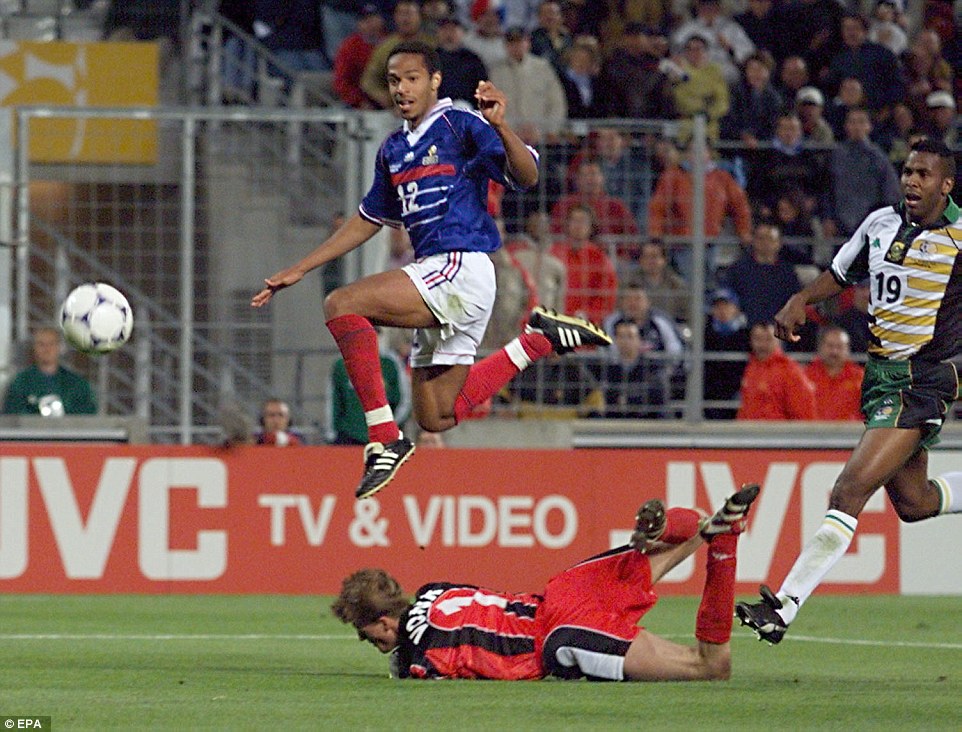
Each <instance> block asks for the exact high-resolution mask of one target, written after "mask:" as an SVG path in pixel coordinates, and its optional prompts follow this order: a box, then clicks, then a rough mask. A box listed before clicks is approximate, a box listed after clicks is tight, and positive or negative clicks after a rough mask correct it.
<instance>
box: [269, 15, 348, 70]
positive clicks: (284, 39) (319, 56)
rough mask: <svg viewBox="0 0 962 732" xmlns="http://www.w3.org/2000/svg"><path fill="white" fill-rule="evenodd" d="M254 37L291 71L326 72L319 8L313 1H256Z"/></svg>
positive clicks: (329, 65) (329, 63) (326, 60)
mask: <svg viewBox="0 0 962 732" xmlns="http://www.w3.org/2000/svg"><path fill="white" fill-rule="evenodd" d="M253 29H254V36H255V37H256V38H257V40H259V41H260V42H261V43H263V44H264V45H265V46H267V48H268V49H269V50H270V51H272V52H273V53H274V55H275V56H277V58H278V59H279V60H280V61H281V62H282V63H283V64H284V65H285V66H286V67H287V68H289V69H290V70H291V71H294V72H301V71H327V70H329V69H330V68H331V61H330V59H329V58H328V57H327V52H326V51H325V50H324V29H323V27H322V25H321V8H320V5H318V3H317V2H316V1H315V0H284V1H283V2H282V0H255V2H254V23H253Z"/></svg>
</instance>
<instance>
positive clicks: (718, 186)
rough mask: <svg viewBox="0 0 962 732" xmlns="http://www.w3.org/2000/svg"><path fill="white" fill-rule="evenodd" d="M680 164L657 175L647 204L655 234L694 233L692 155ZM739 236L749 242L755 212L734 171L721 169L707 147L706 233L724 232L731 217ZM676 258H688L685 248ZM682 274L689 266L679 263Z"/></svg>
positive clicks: (717, 234)
mask: <svg viewBox="0 0 962 732" xmlns="http://www.w3.org/2000/svg"><path fill="white" fill-rule="evenodd" d="M693 152H694V150H693V149H691V150H689V153H688V155H687V159H686V160H684V161H682V163H681V164H680V165H678V166H675V167H672V168H669V169H667V170H665V171H664V172H663V173H662V174H661V176H659V178H658V184H657V185H656V186H655V192H654V194H652V197H651V203H650V204H649V206H648V233H649V235H650V236H652V237H658V238H661V237H665V236H691V224H692V219H693V213H692V190H693V187H694V182H693V179H692V175H691V167H692V161H691V155H692V154H693ZM729 218H730V219H731V223H732V228H733V229H734V230H735V233H736V234H737V236H738V238H739V239H741V240H742V242H743V243H745V244H747V243H748V242H749V241H750V240H751V238H752V214H751V208H750V206H749V204H748V196H747V195H746V194H745V191H744V190H743V189H742V187H741V186H739V185H738V183H737V182H735V179H734V178H733V177H732V175H731V173H729V172H728V171H726V170H723V169H721V168H720V167H718V165H717V164H716V163H715V160H714V158H713V157H712V151H711V148H710V147H709V148H707V149H706V151H705V220H704V227H705V236H706V237H709V238H715V237H718V236H720V235H721V233H722V229H723V227H724V225H725V223H726V221H727V220H728V219H729ZM677 254H679V255H681V256H679V257H676V262H687V261H689V259H688V258H687V257H686V256H684V255H685V254H687V250H686V251H685V252H678V253H677ZM680 270H681V272H682V274H685V273H686V272H689V270H690V267H685V266H681V265H680Z"/></svg>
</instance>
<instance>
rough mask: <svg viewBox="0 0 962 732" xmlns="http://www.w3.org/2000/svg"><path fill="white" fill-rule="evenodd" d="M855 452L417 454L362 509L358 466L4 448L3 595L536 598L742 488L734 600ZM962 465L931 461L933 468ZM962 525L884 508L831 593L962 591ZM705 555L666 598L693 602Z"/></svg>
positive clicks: (866, 524) (764, 572)
mask: <svg viewBox="0 0 962 732" xmlns="http://www.w3.org/2000/svg"><path fill="white" fill-rule="evenodd" d="M847 456H848V451H846V450H752V449H734V450H712V449H678V450H672V449H636V450H628V449H623V450H605V449H592V450H585V449H576V450H572V449H568V450H496V449H458V448H449V449H442V450H426V449H425V450H422V451H421V452H419V453H418V454H416V455H415V456H414V458H413V459H412V460H411V461H410V463H409V464H408V465H406V466H405V468H404V470H403V471H402V472H401V473H400V474H399V475H398V477H397V479H396V480H395V481H394V482H393V483H392V484H391V485H390V486H389V487H388V488H387V489H386V490H385V491H384V492H383V493H382V494H381V495H380V496H379V497H378V498H377V499H372V500H368V501H363V502H356V501H355V500H354V498H353V489H354V486H355V484H356V481H357V479H358V477H359V459H358V458H359V451H358V449H357V448H344V447H304V448H287V449H279V448H261V447H242V448H233V449H229V450H228V449H218V448H204V447H173V446H171V447H134V446H115V445H89V444H88V445H82V444H69V445H65V444H62V443H61V444H54V443H44V444H24V443H14V442H7V443H3V442H0V592H3V593H188V594H189V593H286V594H311V593H333V592H336V590H337V588H338V587H339V585H340V580H341V579H342V578H343V577H344V576H345V575H346V574H348V573H350V572H352V571H354V570H355V569H358V568H361V567H368V566H383V567H385V568H387V569H389V570H390V571H392V572H393V573H395V574H396V575H397V576H398V578H399V579H400V580H401V581H402V582H403V583H404V585H405V587H406V588H408V589H410V590H412V591H413V590H414V589H416V587H417V586H418V585H419V584H420V583H422V582H424V581H427V580H431V579H449V580H454V581H466V582H474V583H478V584H483V585H488V586H494V587H498V588H504V589H516V590H536V589H538V588H540V587H542V586H543V585H544V583H545V582H546V580H547V579H548V578H549V577H550V576H551V575H552V574H553V573H555V572H557V571H559V570H560V569H563V568H564V567H566V566H568V565H570V564H572V563H574V562H576V561H578V560H580V559H583V558H584V557H587V556H589V555H591V554H594V553H596V552H598V551H601V550H604V549H607V548H608V547H610V546H614V545H617V544H619V543H622V542H624V541H625V540H626V539H627V536H628V533H629V531H630V527H631V525H632V518H633V515H634V512H635V510H636V508H637V506H638V505H639V504H640V503H641V502H643V501H644V500H646V499H648V498H651V497H661V498H664V499H665V500H666V501H667V503H669V504H670V505H698V506H701V507H702V508H704V509H706V510H709V509H710V508H711V507H714V506H717V505H719V504H720V502H721V501H722V500H723V499H724V497H725V496H726V495H728V494H729V493H731V492H732V491H733V490H734V489H735V488H736V487H737V486H738V485H740V484H741V483H745V482H760V483H761V484H762V493H761V495H760V497H759V499H758V502H757V503H756V505H755V507H754V509H753V513H752V516H751V523H750V526H749V530H748V531H747V533H746V534H745V535H744V536H743V537H742V539H741V541H740V546H739V564H738V575H737V577H738V583H739V586H738V592H739V593H746V594H750V593H752V592H754V591H755V589H756V587H757V585H758V584H759V583H760V582H767V583H769V584H775V585H777V584H778V583H779V582H780V581H781V579H782V577H783V576H784V575H785V573H786V572H787V571H788V568H789V566H790V565H791V562H792V561H793V559H794V557H795V555H796V554H797V552H798V549H799V547H800V546H801V543H802V541H803V539H804V537H807V536H809V535H811V533H812V532H813V531H814V529H815V527H816V526H817V525H818V524H819V522H820V521H821V518H822V515H823V514H824V511H825V506H826V503H827V496H828V492H829V490H830V489H831V485H832V482H833V480H834V478H835V476H836V475H837V474H838V472H839V471H840V469H841V467H842V465H843V463H844V461H845V459H846V457H847ZM960 458H962V451H959V450H939V451H934V452H933V453H932V455H931V460H930V463H931V466H932V469H933V470H934V471H937V472H938V471H944V470H948V469H950V466H955V467H956V468H957V466H958V465H959V463H960ZM958 521H959V519H958V518H957V517H939V518H936V519H934V520H932V521H926V522H923V523H922V524H916V525H912V526H908V525H902V524H900V523H899V521H898V520H897V518H896V516H895V514H894V512H893V511H892V510H891V508H890V507H889V506H888V505H887V502H886V500H885V497H884V492H881V491H880V492H879V493H878V494H877V495H876V496H875V497H874V498H873V499H872V500H871V501H870V502H869V504H868V506H867V507H866V509H865V512H864V513H863V514H862V517H861V519H860V522H859V531H858V535H857V537H856V539H855V541H854V542H853V545H852V547H851V549H850V551H849V553H848V555H847V556H846V557H845V558H844V559H843V560H842V561H841V562H840V563H839V564H838V565H837V566H836V567H835V568H834V570H833V571H832V573H831V574H830V575H829V576H828V579H827V580H826V582H825V583H824V585H823V586H822V589H821V590H820V591H821V592H832V593H903V594H962V576H960V575H959V573H958V572H954V571H952V570H951V568H950V566H949V565H948V564H947V563H946V562H942V561H939V559H938V558H939V557H943V556H944V557H953V556H959V555H960V553H962V532H960V531H959V530H958V528H959V524H958ZM702 561H703V560H701V559H700V555H696V557H695V559H694V561H693V560H688V561H687V562H686V563H684V564H683V565H681V566H679V567H678V568H677V569H676V570H674V572H673V573H672V575H671V576H670V578H669V581H663V583H662V585H660V587H661V588H662V594H698V593H700V591H701V585H702V582H703V579H704V577H703V566H702Z"/></svg>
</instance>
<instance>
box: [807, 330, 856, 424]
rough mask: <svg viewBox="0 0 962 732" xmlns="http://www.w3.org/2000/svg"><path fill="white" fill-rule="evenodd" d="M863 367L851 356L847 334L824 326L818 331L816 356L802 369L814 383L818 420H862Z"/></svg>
mask: <svg viewBox="0 0 962 732" xmlns="http://www.w3.org/2000/svg"><path fill="white" fill-rule="evenodd" d="M864 371H865V369H863V368H862V367H861V366H859V365H858V364H857V363H855V362H854V361H853V360H852V359H851V351H850V350H849V338H848V333H846V332H845V329H844V328H841V327H839V326H837V325H826V326H824V327H823V328H822V329H821V330H820V331H819V333H818V356H817V357H816V358H815V360H814V361H812V362H811V363H810V364H809V365H808V366H807V367H806V369H805V375H806V376H807V377H808V379H809V381H811V382H812V384H814V385H815V416H816V418H817V419H829V420H849V419H854V420H861V419H862V407H861V403H862V374H863V373H864Z"/></svg>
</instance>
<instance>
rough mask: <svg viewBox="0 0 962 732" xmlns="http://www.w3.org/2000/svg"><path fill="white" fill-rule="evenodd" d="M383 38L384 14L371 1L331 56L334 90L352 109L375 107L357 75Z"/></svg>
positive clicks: (359, 75) (359, 74)
mask: <svg viewBox="0 0 962 732" xmlns="http://www.w3.org/2000/svg"><path fill="white" fill-rule="evenodd" d="M383 40H384V17H383V16H382V15H381V13H380V11H379V10H378V7H377V6H376V5H373V4H368V5H365V6H364V9H363V11H362V13H361V18H360V20H358V22H357V31H356V32H354V33H352V34H351V35H349V36H348V37H347V38H345V39H344V42H343V43H341V45H340V47H339V48H338V49H337V56H335V58H334V78H333V80H332V82H331V83H332V86H333V87H334V92H335V93H336V94H337V96H338V97H340V98H341V100H342V101H344V102H345V103H346V104H349V105H350V106H352V107H354V108H355V109H377V105H375V104H374V103H373V102H372V101H371V100H370V99H369V98H368V96H367V94H365V93H364V92H363V91H362V90H361V77H362V76H363V75H364V69H365V67H366V66H367V62H368V61H369V60H370V58H371V54H372V53H373V52H374V48H375V46H377V45H378V44H379V43H380V42H381V41H383Z"/></svg>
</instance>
